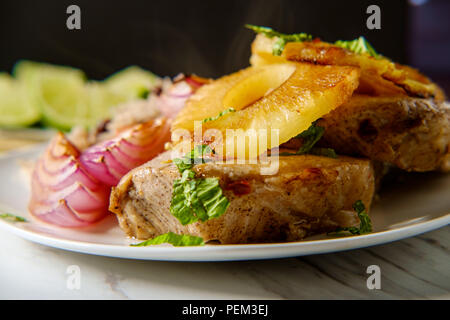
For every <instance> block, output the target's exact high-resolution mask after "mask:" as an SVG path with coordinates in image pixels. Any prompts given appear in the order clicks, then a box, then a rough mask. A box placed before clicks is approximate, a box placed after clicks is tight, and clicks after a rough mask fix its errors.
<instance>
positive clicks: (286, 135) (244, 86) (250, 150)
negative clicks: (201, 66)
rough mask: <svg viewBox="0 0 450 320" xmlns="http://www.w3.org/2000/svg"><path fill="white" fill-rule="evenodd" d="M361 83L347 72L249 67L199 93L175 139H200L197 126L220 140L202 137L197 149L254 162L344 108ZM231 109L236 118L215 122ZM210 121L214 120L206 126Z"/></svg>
mask: <svg viewBox="0 0 450 320" xmlns="http://www.w3.org/2000/svg"><path fill="white" fill-rule="evenodd" d="M358 78H359V69H358V68H354V67H347V66H319V65H314V64H310V63H294V62H287V63H282V64H269V65H265V66H261V67H249V68H246V69H243V70H241V71H239V72H236V73H233V74H231V75H228V76H224V77H222V78H220V79H218V80H215V81H213V82H212V83H210V84H208V85H205V86H203V87H201V88H200V89H199V90H198V91H197V92H196V93H195V94H194V95H193V96H192V97H191V98H190V99H189V100H188V101H187V102H186V105H185V107H184V108H183V109H182V110H181V112H180V113H179V114H178V116H177V117H176V119H175V121H174V123H173V125H172V133H173V135H172V137H174V134H175V132H177V131H178V130H184V131H186V130H187V131H189V132H190V133H194V136H199V135H197V133H196V132H194V130H197V129H196V128H195V121H199V122H200V124H201V130H202V132H205V135H206V133H207V132H208V131H209V130H211V131H213V132H216V133H217V131H218V134H213V135H214V139H212V138H211V137H209V136H207V135H206V138H205V135H203V134H201V135H200V139H197V138H195V139H194V140H195V142H196V143H207V144H210V145H212V146H213V147H214V149H215V150H216V152H217V153H219V154H221V153H222V154H223V155H226V156H227V157H234V158H238V159H240V158H242V157H243V156H245V157H246V159H248V158H254V157H255V156H258V155H261V154H262V153H264V152H266V151H267V150H268V149H271V148H274V147H278V146H279V145H280V144H281V143H284V142H286V141H288V140H289V139H290V138H292V137H294V136H296V135H297V134H299V133H300V132H302V131H304V130H306V129H307V128H308V127H309V126H310V125H311V123H312V122H313V121H315V120H317V119H318V118H320V117H321V116H323V115H324V114H327V113H328V112H330V111H331V110H333V109H335V108H336V107H338V106H340V105H341V104H343V103H344V102H346V101H347V100H348V99H349V98H350V97H351V96H352V93H353V91H354V90H355V89H356V88H357V87H358ZM229 108H233V109H234V110H235V112H229V113H226V114H224V115H223V116H221V117H217V115H218V114H220V113H221V112H223V111H224V110H226V109H229ZM208 118H212V120H211V121H207V122H204V123H202V120H203V119H208ZM199 122H197V126H198V124H199ZM227 130H228V132H227ZM178 132H179V131H178ZM230 132H232V133H233V134H230ZM249 132H250V133H249ZM252 133H253V135H252ZM233 135H234V136H233ZM255 135H256V138H258V140H257V142H256V144H255V143H252V142H255V141H254V140H252V137H255ZM224 139H226V142H225V143H224ZM241 139H245V140H241ZM174 140H175V139H174ZM244 141H245V144H244V143H242V142H244ZM235 142H236V144H235ZM174 143H175V144H176V141H174ZM230 143H233V145H232V146H231V147H230ZM235 145H236V147H237V149H234V146H235ZM220 147H225V150H223V149H221V148H220Z"/></svg>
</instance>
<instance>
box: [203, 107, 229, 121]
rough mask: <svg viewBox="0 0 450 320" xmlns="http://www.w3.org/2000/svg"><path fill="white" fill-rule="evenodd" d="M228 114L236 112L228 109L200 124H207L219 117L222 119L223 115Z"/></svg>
mask: <svg viewBox="0 0 450 320" xmlns="http://www.w3.org/2000/svg"><path fill="white" fill-rule="evenodd" d="M230 112H236V110H235V109H234V108H228V109H226V110H224V111H222V112H221V113H219V114H218V115H217V116H215V117H209V118H206V119H203V121H202V123H205V122H208V121H214V120H217V119H219V118H220V117H222V116H224V115H226V114H227V113H230Z"/></svg>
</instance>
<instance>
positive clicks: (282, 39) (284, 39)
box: [245, 24, 312, 56]
mask: <svg viewBox="0 0 450 320" xmlns="http://www.w3.org/2000/svg"><path fill="white" fill-rule="evenodd" d="M245 26H246V27H247V28H248V29H251V30H253V31H254V32H256V33H262V34H264V35H265V36H266V37H268V38H277V39H276V41H275V43H274V45H273V48H272V54H273V55H274V56H279V55H281V54H282V53H283V50H284V46H285V45H286V43H288V42H303V41H311V40H312V35H310V34H307V33H293V34H284V33H281V32H278V31H275V30H273V29H272V28H269V27H261V26H255V25H252V24H246V25H245Z"/></svg>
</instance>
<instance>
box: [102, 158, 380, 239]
mask: <svg viewBox="0 0 450 320" xmlns="http://www.w3.org/2000/svg"><path fill="white" fill-rule="evenodd" d="M169 158H170V152H166V153H163V154H162V155H160V156H158V157H157V158H155V159H153V160H152V161H150V162H148V163H146V164H144V165H142V166H140V167H138V168H136V169H134V170H132V171H131V172H129V173H128V174H127V175H126V176H124V177H123V178H122V180H121V182H120V183H119V184H118V186H117V187H115V188H113V191H112V194H111V200H110V211H112V212H113V213H115V214H116V215H117V218H118V220H119V224H120V227H121V228H122V229H123V230H124V231H125V232H126V233H127V234H128V235H129V236H130V237H134V238H137V239H148V238H153V237H155V236H158V235H160V234H164V233H167V232H169V231H171V232H174V233H178V234H190V235H195V236H199V237H202V238H203V239H204V240H205V242H206V241H211V240H216V241H219V242H220V243H222V244H231V243H254V242H273V241H296V240H300V239H303V238H305V237H306V236H309V235H314V234H318V233H322V232H325V231H332V230H335V229H336V228H337V227H344V226H350V225H357V224H359V219H358V217H357V215H356V213H355V212H354V211H353V209H352V205H353V203H355V202H356V201H357V200H362V201H363V203H364V204H365V206H366V207H367V208H370V204H371V201H372V196H373V193H374V184H375V183H374V170H373V166H372V163H371V162H370V161H369V160H363V159H355V158H349V157H344V156H343V157H339V158H338V159H332V158H326V157H318V156H313V155H303V156H281V157H280V158H279V170H278V173H276V174H275V175H261V174H260V169H261V165H258V164H217V163H214V162H209V163H205V164H198V165H195V166H194V171H195V172H196V175H197V177H217V178H218V179H219V182H220V186H221V188H222V190H223V192H224V195H225V196H226V197H227V198H228V200H229V201H230V205H229V207H228V209H227V211H226V212H225V213H224V214H223V215H222V216H220V217H219V218H215V219H211V220H208V221H206V222H195V223H192V224H188V225H182V224H181V223H180V222H179V221H178V220H177V218H175V217H174V216H173V215H172V214H171V213H170V209H169V208H170V203H171V197H172V186H173V182H174V180H175V179H178V178H180V174H179V171H178V169H177V167H176V166H175V165H174V164H172V163H167V161H166V160H167V159H169Z"/></svg>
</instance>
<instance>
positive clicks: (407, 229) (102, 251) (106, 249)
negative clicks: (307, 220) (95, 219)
mask: <svg viewBox="0 0 450 320" xmlns="http://www.w3.org/2000/svg"><path fill="white" fill-rule="evenodd" d="M19 223H20V222H19ZM448 224H450V213H447V214H446V215H443V216H441V217H438V218H434V219H431V220H427V221H423V222H420V223H415V224H412V225H408V226H404V227H399V228H395V229H391V230H385V231H379V232H374V233H370V234H365V235H359V236H348V237H341V238H332V239H321V240H303V241H296V242H279V243H278V242H277V243H267V244H261V243H257V244H225V245H205V246H195V247H173V246H169V245H160V246H148V247H131V246H126V245H117V244H99V243H92V242H86V241H77V240H70V239H62V238H58V237H51V236H49V235H46V234H43V233H39V232H33V231H30V230H26V229H23V228H20V227H16V226H15V225H14V222H7V221H0V229H2V230H6V231H9V232H11V233H13V234H15V235H17V236H19V237H21V238H23V239H26V240H29V241H32V242H35V243H39V244H42V245H46V246H49V247H53V248H57V249H62V250H67V251H72V252H78V253H84V254H91V255H97V256H106V257H113V258H125V259H138V260H155V261H184V262H195V261H199V262H200V261H202V262H214V261H217V262H219V261H242V260H262V259H280V258H288V257H296V256H305V255H314V254H324V253H332V252H342V251H347V250H353V249H361V248H365V247H370V246H375V245H381V244H387V243H390V242H393V241H398V240H402V239H405V238H409V237H413V236H417V235H419V234H422V233H425V232H428V231H432V230H436V229H439V228H442V227H445V226H447V225H448ZM355 243H356V244H355ZM311 244H314V246H312V247H311ZM349 244H350V245H349ZM92 246H95V248H94V249H98V250H95V252H94V251H93V250H89V249H92ZM305 248H306V249H310V250H301V249H305ZM125 249H126V250H125ZM267 249H272V250H273V249H276V250H278V251H279V252H277V253H276V254H270V255H267V254H264V253H263V252H264V250H267ZM283 249H285V250H283ZM295 249H297V250H295ZM249 250H252V253H251V256H249V255H248V251H249ZM208 253H209V254H211V253H213V254H214V255H212V256H210V257H209V258H207V259H205V254H206V255H207V254H208ZM224 253H228V254H230V253H231V254H230V255H229V256H223V254H224ZM172 255H173V256H172Z"/></svg>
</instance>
